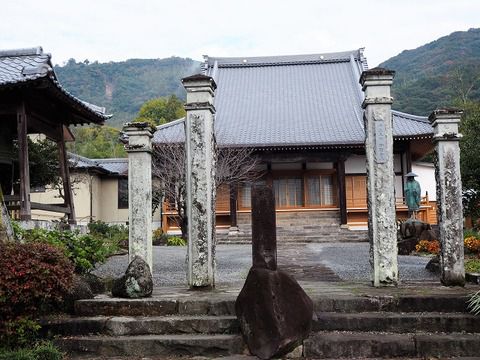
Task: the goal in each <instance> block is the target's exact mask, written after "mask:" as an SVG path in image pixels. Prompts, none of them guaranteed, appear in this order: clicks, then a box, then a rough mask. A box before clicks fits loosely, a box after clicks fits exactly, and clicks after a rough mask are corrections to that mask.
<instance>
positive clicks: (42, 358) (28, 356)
mask: <svg viewBox="0 0 480 360" xmlns="http://www.w3.org/2000/svg"><path fill="white" fill-rule="evenodd" d="M64 358H65V354H64V353H62V352H61V351H60V350H59V349H58V348H57V347H56V346H55V345H53V344H52V343H51V342H48V341H45V342H40V343H38V344H36V345H35V346H34V347H33V349H28V348H23V349H15V350H9V349H2V348H0V360H62V359H64Z"/></svg>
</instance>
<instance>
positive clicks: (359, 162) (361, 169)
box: [345, 154, 402, 174]
mask: <svg viewBox="0 0 480 360" xmlns="http://www.w3.org/2000/svg"><path fill="white" fill-rule="evenodd" d="M393 170H394V171H395V172H401V171H402V157H401V155H400V154H394V156H393ZM345 173H346V174H366V173H367V159H366V157H365V155H351V156H350V157H349V158H348V159H347V160H346V161H345Z"/></svg>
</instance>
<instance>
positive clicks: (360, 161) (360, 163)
mask: <svg viewBox="0 0 480 360" xmlns="http://www.w3.org/2000/svg"><path fill="white" fill-rule="evenodd" d="M366 172H367V158H366V157H365V155H352V156H350V157H349V158H348V159H347V160H346V161H345V173H346V174H365V173H366Z"/></svg>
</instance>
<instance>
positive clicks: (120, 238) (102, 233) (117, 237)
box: [88, 221, 128, 253]
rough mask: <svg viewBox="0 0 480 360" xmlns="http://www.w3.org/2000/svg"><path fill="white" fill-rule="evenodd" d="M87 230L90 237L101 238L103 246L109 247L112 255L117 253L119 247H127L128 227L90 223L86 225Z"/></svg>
mask: <svg viewBox="0 0 480 360" xmlns="http://www.w3.org/2000/svg"><path fill="white" fill-rule="evenodd" d="M88 230H89V232H90V234H91V235H93V236H95V237H100V238H102V239H103V241H104V242H105V244H107V245H110V247H111V248H112V251H111V252H112V253H113V252H115V251H117V250H118V247H119V246H123V247H125V246H128V227H126V226H123V225H109V224H107V223H105V222H103V221H92V222H91V223H89V224H88Z"/></svg>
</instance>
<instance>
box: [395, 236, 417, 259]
mask: <svg viewBox="0 0 480 360" xmlns="http://www.w3.org/2000/svg"><path fill="white" fill-rule="evenodd" d="M417 243H418V240H417V238H416V237H411V238H407V239H400V240H398V255H410V254H411V253H412V251H414V250H415V246H416V245H417Z"/></svg>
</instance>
